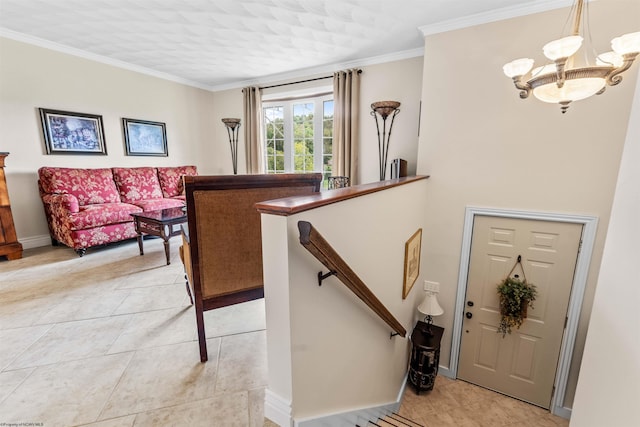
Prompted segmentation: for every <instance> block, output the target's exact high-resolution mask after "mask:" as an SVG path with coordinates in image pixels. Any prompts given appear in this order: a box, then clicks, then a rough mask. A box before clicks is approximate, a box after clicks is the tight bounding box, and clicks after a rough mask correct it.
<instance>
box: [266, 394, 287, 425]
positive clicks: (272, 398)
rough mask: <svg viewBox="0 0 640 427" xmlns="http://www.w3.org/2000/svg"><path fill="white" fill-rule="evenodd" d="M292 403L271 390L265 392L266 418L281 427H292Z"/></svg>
mask: <svg viewBox="0 0 640 427" xmlns="http://www.w3.org/2000/svg"><path fill="white" fill-rule="evenodd" d="M291 415H292V414H291V401H290V400H287V399H285V398H283V397H281V396H279V395H278V394H276V393H274V392H272V391H271V390H269V389H266V390H265V391H264V416H265V417H266V418H269V419H270V420H271V421H273V422H274V423H276V424H278V425H279V426H280V427H291V426H292V425H293V418H292V417H291Z"/></svg>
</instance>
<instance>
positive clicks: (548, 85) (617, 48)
mask: <svg viewBox="0 0 640 427" xmlns="http://www.w3.org/2000/svg"><path fill="white" fill-rule="evenodd" d="M583 5H584V0H578V1H577V3H576V4H574V6H573V9H575V18H574V21H573V31H572V34H571V35H570V36H567V37H563V38H561V39H558V40H553V41H551V42H549V43H547V44H546V45H544V47H543V48H542V49H543V52H544V56H546V57H547V58H548V59H550V60H551V61H553V62H552V63H550V64H547V65H544V66H542V67H537V68H535V69H533V70H531V68H533V59H530V58H520V59H516V60H514V61H511V62H510V63H508V64H506V65H505V66H504V67H503V68H502V69H503V70H504V73H505V74H506V75H507V77H511V78H512V79H513V83H514V84H515V86H516V88H517V89H518V90H520V98H522V99H525V98H527V97H529V95H530V94H531V92H533V95H534V96H535V97H536V98H538V99H539V100H540V101H543V102H549V103H553V104H560V109H561V111H562V113H563V114H564V113H566V112H567V109H568V108H569V104H570V103H571V102H572V101H579V100H581V99H585V98H589V97H590V96H593V95H600V94H601V93H602V92H604V90H605V89H606V86H607V85H609V86H615V85H617V84H618V83H620V82H621V81H622V76H621V75H620V74H622V73H623V72H625V71H626V70H628V69H629V67H631V64H633V61H634V59H635V58H636V56H638V53H640V32H636V33H629V34H625V35H623V36H620V37H617V38H615V39H613V40H612V41H611V48H612V49H613V51H612V52H606V53H603V54H600V55H597V57H596V59H595V64H592V65H589V64H588V62H589V61H588V60H586V59H585V61H586V62H587V64H586V65H585V66H579V58H576V55H575V54H576V52H578V50H579V49H580V47H581V46H582V42H583V40H584V38H583V37H582V36H581V35H580V23H581V21H582V12H583ZM573 9H572V10H573ZM585 57H586V55H585ZM530 70H531V73H530V74H529V71H530Z"/></svg>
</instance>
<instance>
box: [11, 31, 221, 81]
mask: <svg viewBox="0 0 640 427" xmlns="http://www.w3.org/2000/svg"><path fill="white" fill-rule="evenodd" d="M0 37H5V38H8V39H11V40H15V41H19V42H23V43H27V44H31V45H34V46H39V47H43V48H45V49H50V50H54V51H56V52H61V53H66V54H68V55H73V56H77V57H80V58H83V59H88V60H90V61H95V62H100V63H102V64H106V65H112V66H114V67H118V68H123V69H125V70H129V71H135V72H136V73H141V74H146V75H149V76H153V77H157V78H159V79H163V80H169V81H172V82H175V83H180V84H183V85H187V86H193V87H196V88H199V89H204V90H208V91H211V90H212V89H211V86H208V85H205V84H203V83H199V82H194V81H192V80H188V79H184V78H182V77H178V76H174V75H173V74H169V73H163V72H160V71H156V70H152V69H150V68H145V67H141V66H139V65H134V64H131V63H129V62H125V61H119V60H117V59H112V58H108V57H106V56H102V55H97V54H95V53H91V52H87V51H85V50H81V49H76V48H74V47H70V46H66V45H63V44H60V43H55V42H52V41H49V40H45V39H41V38H39V37H34V36H31V35H28V34H24V33H19V32H17V31H13V30H9V29H7V28H3V27H0Z"/></svg>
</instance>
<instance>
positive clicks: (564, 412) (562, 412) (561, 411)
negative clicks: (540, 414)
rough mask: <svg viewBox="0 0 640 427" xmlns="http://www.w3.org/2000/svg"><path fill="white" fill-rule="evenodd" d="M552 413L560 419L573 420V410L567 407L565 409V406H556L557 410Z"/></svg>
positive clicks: (554, 409)
mask: <svg viewBox="0 0 640 427" xmlns="http://www.w3.org/2000/svg"><path fill="white" fill-rule="evenodd" d="M551 413H552V414H553V415H557V416H559V417H562V418H564V419H565V420H570V419H571V408H567V407H564V406H556V407H555V408H553V411H551Z"/></svg>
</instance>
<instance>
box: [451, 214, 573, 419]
mask: <svg viewBox="0 0 640 427" xmlns="http://www.w3.org/2000/svg"><path fill="white" fill-rule="evenodd" d="M581 236H582V224H575V223H566V222H565V223H561V222H551V221H538V220H529V219H517V218H499V217H491V216H476V217H475V218H474V222H473V234H472V238H471V255H470V257H469V275H468V279H467V292H466V298H465V299H466V301H465V304H466V308H465V318H464V320H463V333H462V338H461V342H460V358H459V362H458V378H460V379H462V380H465V381H467V382H470V383H473V384H476V385H479V386H482V387H484V388H488V389H491V390H495V391H498V392H500V393H503V394H506V395H508V396H511V397H515V398H517V399H520V400H524V401H525V402H529V403H532V404H534V405H537V406H540V407H543V408H545V409H549V407H550V405H551V394H552V391H553V382H554V379H555V375H556V365H557V361H558V355H559V354H560V344H561V343H562V335H563V332H564V324H565V318H566V314H567V308H568V306H569V296H570V294H571V287H572V284H573V275H574V271H575V265H576V259H577V257H578V250H579V247H580V241H581ZM520 259H521V260H522V261H521V262H519V261H518V260H520ZM509 275H510V276H511V277H515V278H520V279H523V278H524V279H525V280H527V281H529V282H530V283H532V284H534V285H535V286H536V290H537V298H536V300H535V303H534V304H533V305H534V306H533V307H529V309H528V316H527V318H526V319H525V320H524V323H523V324H522V325H521V326H520V327H519V328H515V327H514V328H513V330H512V332H511V333H509V334H506V335H503V334H500V333H499V332H498V325H499V323H500V304H499V299H498V294H497V292H496V286H497V284H498V283H499V282H501V281H502V280H503V279H504V278H505V277H507V276H509Z"/></svg>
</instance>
